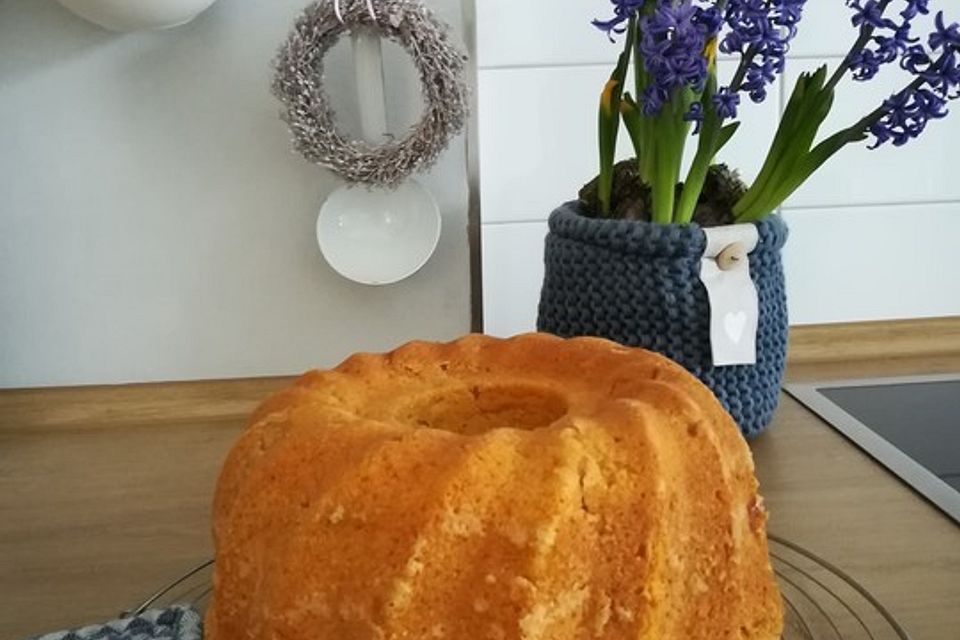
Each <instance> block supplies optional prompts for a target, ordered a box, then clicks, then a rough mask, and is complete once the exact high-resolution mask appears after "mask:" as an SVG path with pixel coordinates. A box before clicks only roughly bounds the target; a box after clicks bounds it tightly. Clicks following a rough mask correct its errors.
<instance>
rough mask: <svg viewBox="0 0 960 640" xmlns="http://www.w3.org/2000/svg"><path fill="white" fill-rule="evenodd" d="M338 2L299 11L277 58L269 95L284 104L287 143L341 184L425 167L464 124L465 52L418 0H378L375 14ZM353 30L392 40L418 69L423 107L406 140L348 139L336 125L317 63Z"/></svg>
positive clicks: (381, 180)
mask: <svg viewBox="0 0 960 640" xmlns="http://www.w3.org/2000/svg"><path fill="white" fill-rule="evenodd" d="M343 5H344V7H343V8H342V10H341V9H340V6H339V5H337V4H336V3H335V2H334V0H320V1H319V2H314V3H312V4H311V5H309V6H308V7H307V8H306V9H305V10H304V12H303V14H302V15H301V16H300V17H299V18H298V19H297V22H296V24H295V25H294V28H293V31H292V32H291V33H290V36H289V38H288V39H287V41H286V42H285V43H284V44H283V46H282V47H281V48H280V52H279V55H278V56H277V59H276V62H275V68H276V76H275V77H274V80H273V93H274V95H276V96H277V97H278V98H279V99H280V100H281V101H282V102H283V104H284V107H285V109H284V112H283V119H284V120H285V121H286V122H287V123H288V124H289V125H290V130H291V132H292V134H293V141H294V147H295V148H296V150H297V151H299V152H300V153H301V154H303V156H304V157H305V158H307V160H309V161H311V162H313V163H316V164H318V165H321V166H323V167H326V168H328V169H331V170H333V171H335V172H336V173H338V174H339V175H340V176H341V177H342V178H344V179H345V180H347V181H348V182H363V183H367V184H372V185H381V186H395V185H397V184H399V183H400V182H402V181H403V180H404V179H405V178H407V177H409V176H410V174H411V173H413V172H414V171H416V170H418V169H422V168H424V167H428V166H429V165H431V164H432V163H433V162H434V161H435V160H436V159H437V157H438V156H439V155H440V153H441V152H442V151H443V150H444V149H446V148H447V146H448V145H449V144H450V139H451V138H452V137H453V136H454V135H456V134H457V133H459V132H460V131H461V130H462V129H463V126H464V122H465V120H466V118H467V111H468V90H467V85H466V82H465V81H464V67H465V64H466V56H465V55H464V54H463V53H462V52H460V51H459V50H458V49H457V48H456V47H455V46H454V45H453V44H452V43H451V42H450V40H449V38H448V27H447V26H446V25H444V24H443V23H442V22H440V21H439V20H438V19H437V18H436V17H434V15H433V13H432V12H431V11H430V10H429V9H427V8H426V7H424V6H423V5H421V4H419V2H416V1H409V0H377V2H376V11H375V16H374V15H371V13H370V11H369V10H368V6H367V4H366V3H365V2H364V1H363V0H344V2H343ZM338 13H339V14H340V15H338ZM341 18H342V20H341ZM356 28H361V29H370V30H373V31H374V32H376V33H378V34H379V35H380V36H382V37H386V38H389V39H390V40H393V41H394V42H396V43H398V44H399V45H400V46H402V47H403V48H404V49H406V51H407V52H408V53H409V54H410V56H411V57H412V58H413V62H414V64H415V65H416V67H417V69H418V71H419V75H420V83H421V89H422V93H423V101H424V105H425V106H426V108H425V112H424V114H423V117H422V119H421V120H420V122H419V123H417V124H416V125H414V127H413V128H412V130H411V131H410V133H409V134H408V135H407V136H406V137H405V138H402V139H399V140H396V139H394V140H389V141H387V142H385V143H384V144H382V145H374V144H370V143H368V142H363V141H358V140H351V139H348V138H347V137H346V136H344V134H343V133H341V132H340V131H339V130H338V128H337V126H336V123H335V117H334V112H333V109H332V108H331V106H330V104H329V102H328V100H327V95H326V93H325V91H324V88H323V60H324V56H325V55H326V53H327V52H328V51H329V50H330V48H331V47H332V46H333V45H334V44H335V43H336V42H337V41H338V40H339V39H340V37H341V36H342V35H343V34H344V33H347V32H349V31H350V30H351V29H356Z"/></svg>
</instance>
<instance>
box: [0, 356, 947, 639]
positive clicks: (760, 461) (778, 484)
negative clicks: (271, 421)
mask: <svg viewBox="0 0 960 640" xmlns="http://www.w3.org/2000/svg"><path fill="white" fill-rule="evenodd" d="M951 370H952V371H960V357H958V356H945V357H935V356H930V357H925V358H923V359H922V360H909V359H901V360H896V361H892V362H886V363H878V362H856V363H846V364H843V365H825V364H822V363H821V364H807V365H803V366H797V367H794V368H792V369H791V372H790V375H791V376H792V377H793V378H795V379H800V378H810V377H828V376H829V377H833V376H837V375H847V376H854V377H860V376H868V375H881V374H891V375H900V374H905V373H918V372H930V373H934V372H939V371H951ZM285 382H286V381H285V380H282V379H264V380H246V381H232V382H202V383H176V384H166V385H138V386H128V387H116V388H83V389H50V390H28V391H4V392H0V639H7V638H9V639H11V640H15V639H17V638H23V637H26V636H28V635H31V634H36V633H41V632H46V631H52V630H56V629H60V628H65V627H70V626H75V625H79V624H83V623H90V622H96V621H102V620H105V619H107V618H110V617H112V616H115V615H116V614H118V613H119V612H120V611H121V610H122V609H125V608H128V607H132V606H134V605H136V604H138V603H139V602H140V601H142V600H143V599H144V598H145V597H146V596H148V595H150V594H151V593H152V592H153V591H154V590H156V589H157V588H158V587H159V586H162V585H163V584H165V583H167V582H168V581H170V580H171V579H173V578H175V577H177V576H179V575H181V574H182V573H183V572H184V571H185V570H186V569H189V568H191V567H192V566H194V565H196V564H197V563H199V562H200V561H202V560H204V559H206V558H208V557H210V555H211V545H210V536H209V533H208V529H209V515H208V512H209V504H210V500H211V493H212V488H213V484H214V480H215V477H216V474H217V472H218V469H219V467H220V465H221V463H222V460H223V457H224V456H225V454H226V452H227V450H228V448H229V447H230V445H231V443H232V442H233V440H234V439H235V438H236V437H237V435H238V433H239V431H240V429H241V427H242V425H243V421H244V418H245V416H246V415H247V414H248V413H249V412H250V411H251V409H252V408H253V406H254V405H255V404H256V402H257V401H258V400H259V399H261V398H263V397H264V396H265V395H267V394H268V393H270V392H271V391H273V390H274V389H277V388H279V387H281V386H283V385H284V384H285ZM753 447H754V452H755V453H754V455H755V458H756V463H757V469H758V475H759V477H760V480H761V484H762V489H763V492H764V494H765V496H766V499H767V504H768V506H769V509H770V511H771V514H772V515H771V522H770V525H771V531H773V532H775V533H777V534H779V535H781V536H783V537H786V538H789V539H790V540H792V541H794V542H796V543H798V544H800V545H802V546H803V547H806V548H808V549H810V550H811V551H814V552H815V553H817V554H819V555H821V556H822V557H824V558H827V559H829V560H830V561H832V562H833V563H835V564H837V565H839V566H840V567H841V568H842V569H844V570H845V571H847V572H848V573H850V574H851V575H852V576H854V577H855V578H856V579H857V580H859V581H860V582H861V583H862V584H863V585H864V586H865V587H866V588H867V589H868V590H870V591H871V592H872V593H873V594H874V595H875V596H876V597H877V598H878V599H879V600H880V601H881V602H882V603H884V604H885V605H886V606H887V607H888V608H889V609H890V610H891V611H892V612H893V614H894V615H895V616H896V617H897V618H898V619H899V620H900V622H901V623H902V624H903V625H904V627H905V628H906V629H907V630H908V631H909V632H910V633H911V634H912V636H913V637H914V638H916V639H930V640H953V639H956V638H960V527H958V526H957V525H956V524H954V523H953V522H952V521H951V520H949V519H948V518H947V517H946V516H944V515H943V514H942V513H940V512H939V511H938V510H937V509H936V508H934V507H932V506H931V505H929V504H928V503H927V502H925V501H924V500H923V499H922V498H920V497H918V496H917V495H916V494H914V493H913V491H911V490H910V489H909V488H908V487H906V486H905V485H903V484H902V483H901V482H900V481H898V480H897V479H896V478H895V477H893V476H892V475H890V474H889V473H888V472H887V471H886V470H884V469H883V468H881V467H880V466H878V465H877V464H875V463H874V462H872V461H871V460H870V459H869V458H868V457H867V456H866V455H864V454H863V453H861V452H860V451H859V450H858V449H856V448H855V447H854V446H853V445H851V444H849V443H848V442H847V441H846V440H845V439H844V438H843V437H841V436H840V435H838V434H837V433H835V432H834V431H832V430H831V429H830V428H828V427H827V426H826V425H825V424H824V423H822V422H821V421H820V420H819V419H817V418H816V417H814V416H813V415H812V414H810V413H809V412H807V411H806V410H805V409H804V408H803V407H801V406H800V405H799V404H797V403H796V402H794V401H793V400H792V399H790V398H788V397H784V399H783V402H782V405H781V408H780V410H779V412H778V415H777V418H776V423H775V424H774V426H773V428H772V429H771V430H770V431H769V432H768V433H767V434H766V435H764V436H762V437H761V438H759V439H758V440H756V441H755V442H754V444H753Z"/></svg>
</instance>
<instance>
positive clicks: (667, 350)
mask: <svg viewBox="0 0 960 640" xmlns="http://www.w3.org/2000/svg"><path fill="white" fill-rule="evenodd" d="M757 229H758V231H759V234H760V241H759V244H758V245H757V248H756V249H755V250H754V251H753V252H752V253H751V254H750V275H751V277H752V278H753V281H754V282H755V283H756V285H757V291H758V293H759V298H760V324H759V329H758V335H757V363H756V364H755V365H747V366H728V367H714V366H713V363H712V361H711V351H710V306H709V302H708V300H707V292H706V290H705V289H704V287H703V284H702V283H701V282H700V278H699V273H700V260H701V257H702V256H703V251H704V248H705V247H706V235H705V234H704V232H703V229H701V228H700V227H699V226H698V225H695V224H693V225H688V226H680V225H663V224H652V223H647V222H639V221H634V220H601V219H595V218H588V217H586V216H584V215H581V213H580V208H579V205H578V204H577V203H576V202H570V203H567V204H565V205H563V206H561V207H560V208H559V209H557V210H556V211H554V212H553V214H552V215H551V216H550V233H549V234H548V235H547V240H546V251H545V262H546V271H545V275H544V280H543V290H542V292H541V295H540V309H539V316H538V319H537V329H538V330H540V331H545V332H548V333H554V334H556V335H559V336H563V337H573V336H599V337H603V338H608V339H610V340H614V341H616V342H619V343H621V344H625V345H629V346H635V347H643V348H646V349H650V350H652V351H657V352H659V353H662V354H663V355H665V356H667V357H669V358H671V359H673V360H675V361H677V362H679V363H680V364H682V365H683V366H684V367H686V368H687V369H688V370H689V371H690V372H692V373H693V374H694V375H696V376H697V377H698V378H700V380H702V381H703V382H704V383H706V385H707V386H709V387H710V388H711V389H712V390H713V392H714V393H715V394H716V395H717V397H718V398H719V399H720V402H721V403H723V406H724V407H726V409H727V410H728V411H729V412H730V414H731V415H732V416H733V418H734V419H735V420H736V421H737V424H739V425H740V429H741V430H742V431H743V433H744V434H745V435H747V436H755V435H758V434H759V433H760V432H762V431H763V430H764V429H765V428H766V427H767V426H769V424H770V422H771V420H772V419H773V413H774V411H775V410H776V408H777V403H778V402H779V399H780V383H781V382H782V380H783V368H784V359H785V357H786V351H787V327H788V325H787V301H786V294H785V291H784V279H783V265H782V262H781V259H780V250H781V248H782V247H783V245H784V243H785V242H786V240H787V226H786V224H785V223H784V222H783V220H782V218H781V217H780V216H777V215H774V216H769V217H767V218H766V219H765V220H763V221H762V222H759V223H757Z"/></svg>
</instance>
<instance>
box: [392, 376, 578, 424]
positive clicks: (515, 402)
mask: <svg viewBox="0 0 960 640" xmlns="http://www.w3.org/2000/svg"><path fill="white" fill-rule="evenodd" d="M566 413H567V403H566V402H565V401H564V399H563V398H562V397H561V396H560V394H558V393H556V392H553V391H550V390H547V389H540V388H537V387H531V386H524V385H475V386H472V387H466V388H458V389H450V390H445V391H443V392H440V393H436V394H432V395H431V396H430V397H428V398H421V399H418V400H417V401H415V402H414V403H412V405H411V406H410V407H409V408H408V409H407V410H406V411H405V412H404V414H405V415H403V416H402V417H401V419H402V420H403V421H405V422H407V423H409V424H411V425H412V426H414V427H421V428H427V429H441V430H443V431H452V432H453V433H460V434H464V435H478V434H481V433H486V432H487V431H491V430H493V429H502V428H509V429H524V430H528V431H532V430H534V429H540V428H543V427H548V426H550V425H551V424H553V423H554V422H556V421H557V420H559V419H560V418H562V417H563V416H564V415H566Z"/></svg>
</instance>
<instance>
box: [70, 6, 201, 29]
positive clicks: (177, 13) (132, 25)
mask: <svg viewBox="0 0 960 640" xmlns="http://www.w3.org/2000/svg"><path fill="white" fill-rule="evenodd" d="M58 1H59V2H60V4H62V5H63V6H64V7H66V8H67V9H69V10H70V11H72V12H74V13H75V14H77V15H78V16H80V17H82V18H84V19H86V20H89V21H90V22H93V23H94V24H98V25H100V26H101V27H103V28H104V29H109V30H110V31H121V32H122V31H140V30H143V29H168V28H170V27H176V26H178V25H181V24H185V23H187V22H190V21H191V20H193V19H194V18H196V17H197V16H198V15H200V14H201V13H203V12H204V11H205V10H206V9H207V8H209V7H210V5H212V4H213V3H214V2H216V0H58Z"/></svg>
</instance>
